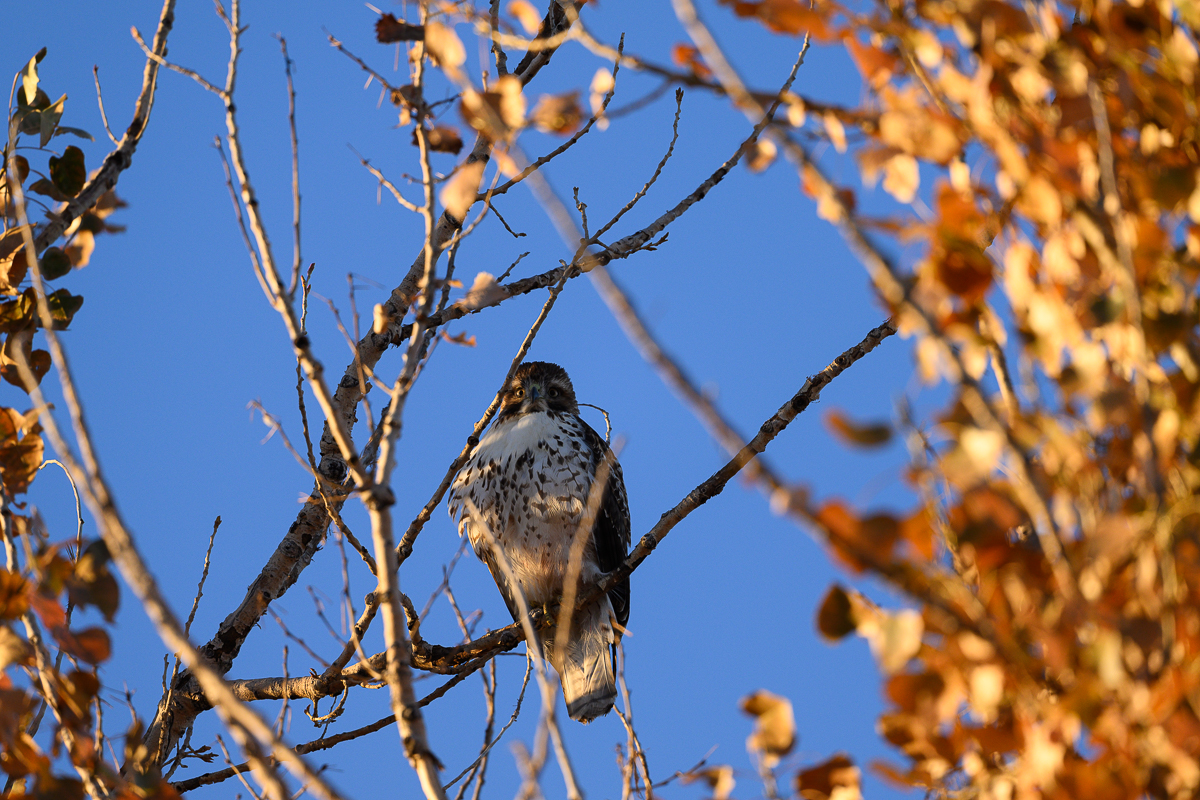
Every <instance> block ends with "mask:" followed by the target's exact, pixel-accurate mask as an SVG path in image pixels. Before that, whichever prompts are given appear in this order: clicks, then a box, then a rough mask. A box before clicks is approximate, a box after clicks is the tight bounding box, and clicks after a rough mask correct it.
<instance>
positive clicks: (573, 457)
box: [449, 412, 594, 604]
mask: <svg viewBox="0 0 1200 800" xmlns="http://www.w3.org/2000/svg"><path fill="white" fill-rule="evenodd" d="M591 460H592V456H591V451H590V448H588V446H587V443H586V440H585V439H584V438H583V428H582V426H581V425H580V423H579V421H578V420H577V419H576V418H575V417H573V416H572V415H570V414H556V413H547V412H539V413H533V414H525V415H522V416H520V417H517V418H516V419H515V420H512V421H508V422H503V423H501V424H499V425H497V426H495V427H493V428H492V429H491V430H490V431H489V432H488V433H487V435H486V436H484V437H483V438H482V439H481V440H480V442H479V446H478V447H477V448H476V450H475V453H474V454H473V455H472V457H471V459H470V460H469V461H468V462H467V464H466V465H465V466H464V467H463V469H462V471H460V472H459V474H458V477H457V478H456V479H455V481H454V485H453V487H452V489H451V493H450V501H449V510H450V515H451V516H452V517H454V518H456V519H457V520H458V529H459V534H460V535H461V534H462V533H466V534H467V535H468V537H469V538H470V540H471V545H472V546H473V547H474V548H475V552H476V553H478V554H482V552H483V551H484V550H485V549H487V548H488V545H489V536H488V534H487V533H486V532H485V531H484V530H483V529H482V526H486V528H487V531H490V533H491V537H494V538H495V540H496V542H497V543H498V544H499V546H500V549H501V551H502V552H503V554H504V556H505V557H506V558H507V560H508V562H509V565H510V566H511V568H512V569H513V571H514V573H515V574H516V576H517V581H518V583H519V584H520V585H521V588H522V590H523V591H524V592H525V595H526V598H527V599H528V600H529V602H530V603H533V604H540V603H545V602H549V601H550V600H551V599H553V597H554V596H555V595H557V594H558V593H559V592H560V591H561V588H562V577H563V574H564V573H565V571H566V568H567V563H568V560H569V557H570V548H571V541H572V539H573V537H574V536H575V534H576V531H577V530H578V529H579V524H580V521H581V520H582V518H583V514H584V511H585V509H586V505H587V501H588V493H589V491H590V489H591V483H592V467H591ZM468 499H469V500H470V502H471V504H473V505H474V506H475V509H476V511H475V512H472V510H471V509H470V507H469V506H468V504H467V502H466V501H467V500H468ZM589 538H590V537H589ZM591 550H592V547H591V546H589V547H588V551H589V552H588V553H587V554H586V555H585V559H584V577H585V579H586V578H588V577H591V575H590V573H591V572H592V571H593V570H592V569H591V568H590V567H589V565H590V564H592V563H594V555H593V554H592V553H591V552H590V551H591Z"/></svg>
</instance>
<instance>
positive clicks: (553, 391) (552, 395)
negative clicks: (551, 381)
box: [549, 389, 558, 397]
mask: <svg viewBox="0 0 1200 800" xmlns="http://www.w3.org/2000/svg"><path fill="white" fill-rule="evenodd" d="M549 394H550V396H551V397H558V389H551V390H550V392H549Z"/></svg>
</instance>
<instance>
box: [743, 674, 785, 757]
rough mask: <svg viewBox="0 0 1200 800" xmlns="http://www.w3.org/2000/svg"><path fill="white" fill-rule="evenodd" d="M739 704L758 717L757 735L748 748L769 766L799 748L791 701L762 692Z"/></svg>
mask: <svg viewBox="0 0 1200 800" xmlns="http://www.w3.org/2000/svg"><path fill="white" fill-rule="evenodd" d="M739 705H740V706H741V707H742V711H745V712H746V713H747V714H750V715H751V716H753V717H754V718H755V722H754V732H753V733H751V734H750V737H749V738H748V739H746V749H747V750H749V751H751V752H753V753H757V754H758V755H759V757H760V758H761V759H762V760H763V763H764V764H765V765H766V766H768V767H773V766H775V765H776V764H778V763H779V759H780V758H781V757H782V756H785V755H787V754H788V753H790V752H791V751H792V748H793V747H795V745H796V715H795V713H794V712H793V711H792V703H791V701H790V700H788V699H787V698H786V697H780V696H779V695H777V694H772V693H771V692H768V691H766V690H764V689H759V690H758V691H757V692H755V693H754V694H752V695H749V696H747V697H743V698H742V699H741V702H740V703H739Z"/></svg>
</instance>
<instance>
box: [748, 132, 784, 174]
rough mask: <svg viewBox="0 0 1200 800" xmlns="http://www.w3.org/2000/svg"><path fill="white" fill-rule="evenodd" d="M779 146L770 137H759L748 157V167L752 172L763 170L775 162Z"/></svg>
mask: <svg viewBox="0 0 1200 800" xmlns="http://www.w3.org/2000/svg"><path fill="white" fill-rule="evenodd" d="M778 153H779V148H777V147H776V146H775V143H774V142H772V141H771V140H770V139H759V140H758V141H757V142H755V143H754V149H753V150H752V151H751V152H750V153H749V154H748V157H747V159H746V169H748V170H750V171H751V172H762V171H763V170H765V169H766V168H767V167H769V166H771V164H773V163H774V162H775V156H776V155H777V154H778Z"/></svg>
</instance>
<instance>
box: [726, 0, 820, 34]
mask: <svg viewBox="0 0 1200 800" xmlns="http://www.w3.org/2000/svg"><path fill="white" fill-rule="evenodd" d="M721 3H722V4H723V5H729V6H733V11H734V13H735V14H737V15H738V16H739V17H756V18H757V19H758V21H759V22H761V23H762V24H763V25H766V26H767V27H768V28H769V29H771V30H772V31H774V32H775V33H788V34H792V35H793V36H795V35H799V34H801V33H806V32H807V33H811V34H812V37H813V38H814V39H816V40H817V41H818V42H830V41H833V40H834V39H835V38H837V37H836V32H831V31H830V30H829V28H827V27H826V25H825V20H823V19H821V17H820V15H819V14H817V12H815V11H813V10H812V9H811V8H809V7H808V4H807V3H801V2H798V0H761V2H758V3H747V2H741V0H721Z"/></svg>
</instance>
